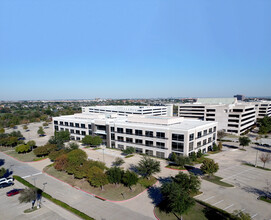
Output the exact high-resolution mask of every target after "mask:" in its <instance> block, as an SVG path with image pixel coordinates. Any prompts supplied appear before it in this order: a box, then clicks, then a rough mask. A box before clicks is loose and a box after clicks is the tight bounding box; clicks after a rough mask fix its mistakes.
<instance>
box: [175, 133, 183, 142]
mask: <svg viewBox="0 0 271 220" xmlns="http://www.w3.org/2000/svg"><path fill="white" fill-rule="evenodd" d="M172 140H174V141H183V140H184V135H183V134H172Z"/></svg>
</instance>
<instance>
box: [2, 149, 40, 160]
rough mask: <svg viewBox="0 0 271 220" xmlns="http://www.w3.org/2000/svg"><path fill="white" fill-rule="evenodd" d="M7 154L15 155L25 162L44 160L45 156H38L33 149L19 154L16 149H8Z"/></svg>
mask: <svg viewBox="0 0 271 220" xmlns="http://www.w3.org/2000/svg"><path fill="white" fill-rule="evenodd" d="M5 153H6V154H8V155H10V156H12V157H15V158H16V159H18V160H20V161H23V162H30V161H36V160H42V159H44V158H45V157H37V156H36V155H35V154H34V152H33V151H31V152H29V153H25V154H18V153H17V152H16V151H15V150H14V151H7V152H5Z"/></svg>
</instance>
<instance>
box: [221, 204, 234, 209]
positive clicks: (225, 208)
mask: <svg viewBox="0 0 271 220" xmlns="http://www.w3.org/2000/svg"><path fill="white" fill-rule="evenodd" d="M232 206H234V204H231V205H229V206H227V207H226V208H225V209H223V210H227V209H228V208H230V207H232Z"/></svg>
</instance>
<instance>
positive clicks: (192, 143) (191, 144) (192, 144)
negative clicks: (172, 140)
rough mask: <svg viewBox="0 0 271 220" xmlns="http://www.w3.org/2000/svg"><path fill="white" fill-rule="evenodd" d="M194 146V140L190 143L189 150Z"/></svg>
mask: <svg viewBox="0 0 271 220" xmlns="http://www.w3.org/2000/svg"><path fill="white" fill-rule="evenodd" d="M193 148H194V142H190V143H189V151H192V150H193Z"/></svg>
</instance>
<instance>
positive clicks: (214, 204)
mask: <svg viewBox="0 0 271 220" xmlns="http://www.w3.org/2000/svg"><path fill="white" fill-rule="evenodd" d="M223 201H224V200H220V201H218V202H216V203H214V204H212V205H217V204H219V203H221V202H223Z"/></svg>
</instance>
